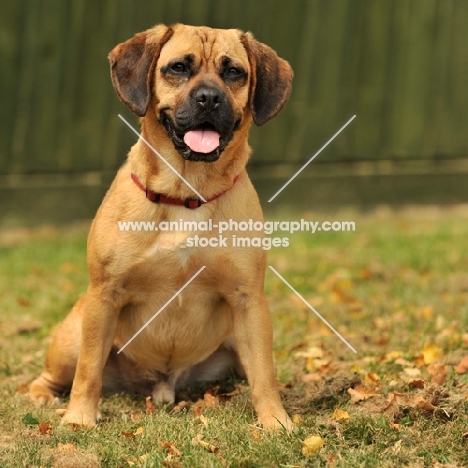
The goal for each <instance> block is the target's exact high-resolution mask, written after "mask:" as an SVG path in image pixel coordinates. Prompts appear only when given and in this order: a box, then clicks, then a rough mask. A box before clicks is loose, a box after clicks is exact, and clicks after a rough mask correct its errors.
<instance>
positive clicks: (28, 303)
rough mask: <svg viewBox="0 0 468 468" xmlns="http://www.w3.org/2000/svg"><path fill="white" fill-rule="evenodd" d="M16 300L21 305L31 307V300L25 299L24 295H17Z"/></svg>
mask: <svg viewBox="0 0 468 468" xmlns="http://www.w3.org/2000/svg"><path fill="white" fill-rule="evenodd" d="M16 302H17V303H18V305H20V306H21V307H31V301H29V299H26V298H25V297H17V298H16Z"/></svg>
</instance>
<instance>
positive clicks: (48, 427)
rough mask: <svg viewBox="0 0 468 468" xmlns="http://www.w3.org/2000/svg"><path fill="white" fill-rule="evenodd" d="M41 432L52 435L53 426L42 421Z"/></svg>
mask: <svg viewBox="0 0 468 468" xmlns="http://www.w3.org/2000/svg"><path fill="white" fill-rule="evenodd" d="M39 432H40V434H41V435H50V434H51V433H52V426H51V425H50V424H48V423H46V422H44V421H42V422H40V423H39Z"/></svg>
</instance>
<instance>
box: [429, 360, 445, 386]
mask: <svg viewBox="0 0 468 468" xmlns="http://www.w3.org/2000/svg"><path fill="white" fill-rule="evenodd" d="M427 373H428V374H429V375H430V376H431V377H432V381H433V382H434V383H436V384H437V385H443V384H444V383H445V381H446V380H447V370H446V367H445V366H444V365H442V364H430V365H429V366H427Z"/></svg>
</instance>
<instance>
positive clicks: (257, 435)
mask: <svg viewBox="0 0 468 468" xmlns="http://www.w3.org/2000/svg"><path fill="white" fill-rule="evenodd" d="M250 430H251V432H252V437H253V438H254V439H255V440H260V439H261V438H262V436H261V435H260V431H259V430H258V427H256V426H254V425H250Z"/></svg>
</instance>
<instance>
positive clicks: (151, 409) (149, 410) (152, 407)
mask: <svg viewBox="0 0 468 468" xmlns="http://www.w3.org/2000/svg"><path fill="white" fill-rule="evenodd" d="M145 406H146V414H153V413H154V412H155V411H156V410H157V409H158V408H157V407H156V405H155V404H154V403H153V399H152V398H151V397H150V396H147V397H146V401H145Z"/></svg>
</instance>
